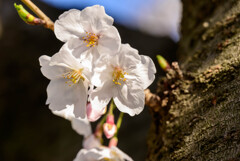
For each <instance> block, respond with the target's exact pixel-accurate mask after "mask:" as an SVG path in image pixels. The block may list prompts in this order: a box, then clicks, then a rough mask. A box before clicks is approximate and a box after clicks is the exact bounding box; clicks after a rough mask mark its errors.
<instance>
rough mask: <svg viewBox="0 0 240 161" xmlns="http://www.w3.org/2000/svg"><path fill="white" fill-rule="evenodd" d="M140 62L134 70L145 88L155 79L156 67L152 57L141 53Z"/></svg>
mask: <svg viewBox="0 0 240 161" xmlns="http://www.w3.org/2000/svg"><path fill="white" fill-rule="evenodd" d="M141 61H142V63H141V64H139V65H138V67H137V68H136V70H135V72H136V73H138V74H139V78H140V79H141V82H142V83H143V89H146V88H147V87H148V86H149V85H150V84H152V82H153V81H154V79H155V73H156V67H155V65H154V63H153V61H152V59H151V58H150V57H148V56H144V55H141Z"/></svg>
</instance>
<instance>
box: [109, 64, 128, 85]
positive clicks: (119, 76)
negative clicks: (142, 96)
mask: <svg viewBox="0 0 240 161" xmlns="http://www.w3.org/2000/svg"><path fill="white" fill-rule="evenodd" d="M125 75H128V73H127V72H124V71H123V69H122V68H120V67H114V71H113V75H112V76H113V82H114V83H115V84H118V85H122V84H121V83H120V81H122V82H125V81H126V80H127V79H126V78H125Z"/></svg>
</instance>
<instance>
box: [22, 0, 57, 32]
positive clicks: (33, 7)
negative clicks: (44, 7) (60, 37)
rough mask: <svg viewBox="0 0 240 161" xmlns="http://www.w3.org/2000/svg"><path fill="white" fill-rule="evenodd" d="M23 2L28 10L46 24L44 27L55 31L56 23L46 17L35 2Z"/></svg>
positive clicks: (24, 0) (25, 0)
mask: <svg viewBox="0 0 240 161" xmlns="http://www.w3.org/2000/svg"><path fill="white" fill-rule="evenodd" d="M21 1H22V2H23V3H24V4H25V5H26V6H27V7H28V8H30V9H31V10H32V11H33V12H34V13H35V14H36V15H37V16H38V17H39V18H41V19H42V20H44V21H45V22H46V24H45V25H44V27H46V28H48V29H51V30H52V31H54V23H53V22H52V20H51V19H50V18H49V17H48V16H46V15H45V14H44V13H43V12H42V11H41V10H40V9H39V8H38V7H37V6H36V5H35V4H34V3H33V2H31V1H30V0H21Z"/></svg>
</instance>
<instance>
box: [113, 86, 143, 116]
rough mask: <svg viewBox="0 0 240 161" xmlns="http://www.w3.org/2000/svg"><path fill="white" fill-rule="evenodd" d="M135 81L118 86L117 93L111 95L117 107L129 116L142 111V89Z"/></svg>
mask: <svg viewBox="0 0 240 161" xmlns="http://www.w3.org/2000/svg"><path fill="white" fill-rule="evenodd" d="M135 83H136V82H133V83H132V84H131V85H126V84H124V85H122V86H120V87H119V90H118V94H117V95H115V96H114V97H113V100H114V103H115V104H116V106H117V108H118V109H119V110H120V111H121V112H124V113H128V114H129V115H130V116H134V115H136V114H137V115H138V114H139V113H140V112H142V110H143V108H144V104H145V95H144V91H143V89H142V87H141V86H140V85H135Z"/></svg>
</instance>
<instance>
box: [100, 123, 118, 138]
mask: <svg viewBox="0 0 240 161" xmlns="http://www.w3.org/2000/svg"><path fill="white" fill-rule="evenodd" d="M103 131H104V134H105V136H106V137H107V138H108V139H110V138H111V137H113V136H114V134H115V133H116V131H117V126H116V125H115V124H110V123H104V124H103Z"/></svg>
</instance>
